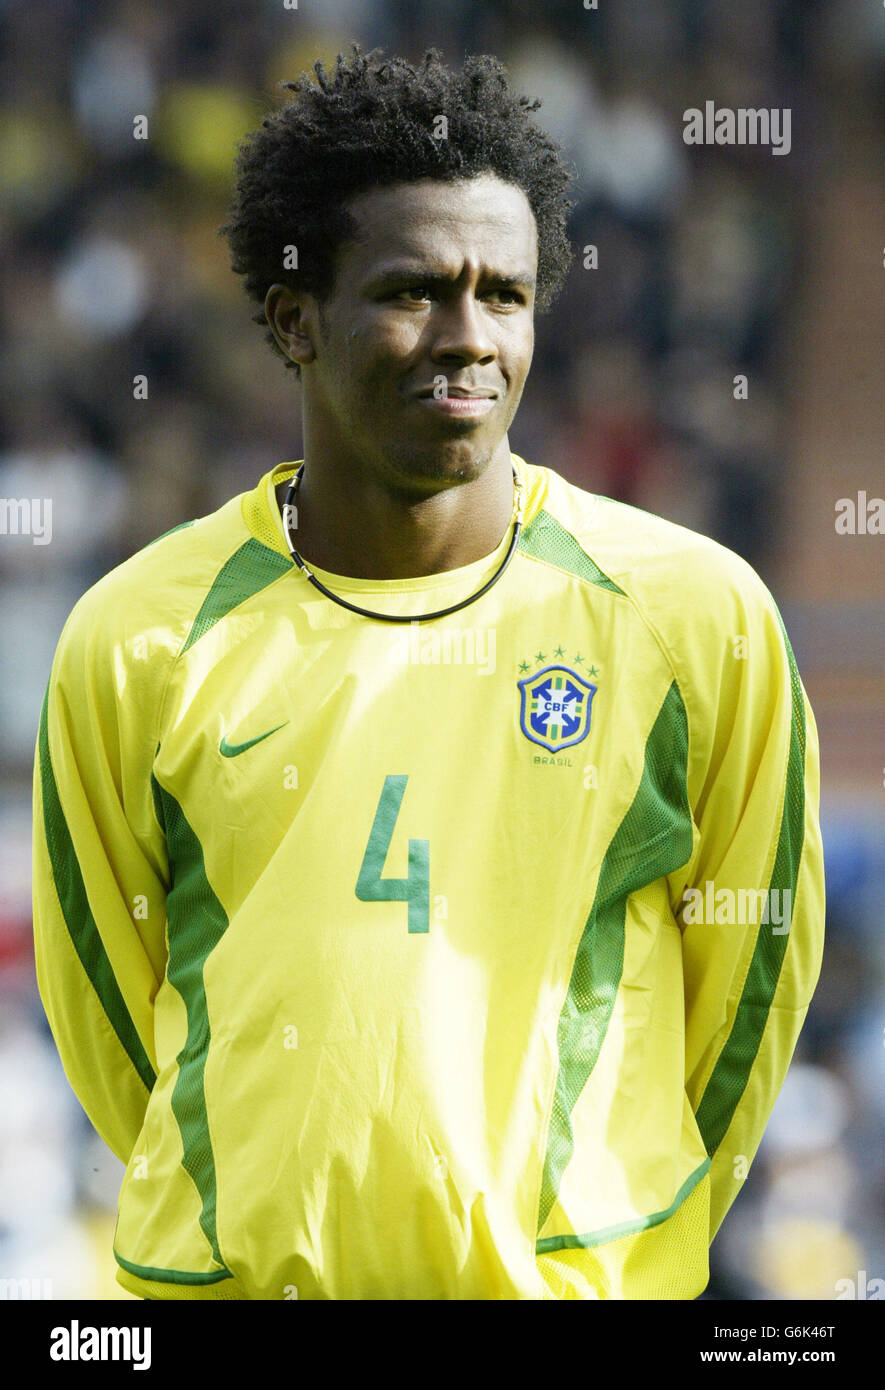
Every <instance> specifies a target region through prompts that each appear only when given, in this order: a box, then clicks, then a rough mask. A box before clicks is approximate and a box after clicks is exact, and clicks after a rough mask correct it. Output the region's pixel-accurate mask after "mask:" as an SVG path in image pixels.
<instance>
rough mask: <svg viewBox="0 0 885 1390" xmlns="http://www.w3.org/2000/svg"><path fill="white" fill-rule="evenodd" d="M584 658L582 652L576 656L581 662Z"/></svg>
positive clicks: (576, 659)
mask: <svg viewBox="0 0 885 1390" xmlns="http://www.w3.org/2000/svg"><path fill="white" fill-rule="evenodd" d="M583 660H584V658H583V657H582V656H581V653H580V652H578V654H577V656H576V657H575V661H578V662H581V661H583Z"/></svg>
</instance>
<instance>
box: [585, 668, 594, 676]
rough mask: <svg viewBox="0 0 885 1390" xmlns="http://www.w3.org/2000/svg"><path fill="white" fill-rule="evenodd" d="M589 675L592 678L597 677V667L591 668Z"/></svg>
mask: <svg viewBox="0 0 885 1390" xmlns="http://www.w3.org/2000/svg"><path fill="white" fill-rule="evenodd" d="M587 674H588V675H590V676H595V675H596V667H595V666H591V667H590V668H589V670H588V672H587Z"/></svg>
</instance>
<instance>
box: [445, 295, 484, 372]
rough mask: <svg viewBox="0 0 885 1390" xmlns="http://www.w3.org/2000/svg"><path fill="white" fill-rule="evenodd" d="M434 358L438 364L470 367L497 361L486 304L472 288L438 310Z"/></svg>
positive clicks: (454, 297)
mask: <svg viewBox="0 0 885 1390" xmlns="http://www.w3.org/2000/svg"><path fill="white" fill-rule="evenodd" d="M437 315H438V317H437V320H436V325H435V330H436V331H435V335H434V343H433V350H432V352H431V357H432V359H433V361H434V362H438V363H441V364H442V363H449V364H452V363H457V364H459V365H467V364H470V363H474V362H493V361H494V360H495V358H496V357H497V355H498V349H497V347H496V345H495V341H494V339H493V338H492V337H491V335H490V333H489V327H488V323H487V322H486V317H485V314H484V313H483V309H482V305H481V304H479V303H478V302H477V300H476V297H475V296H474V294H473V291H472V290H471V289H467V288H465V290H464V291H463V293H461V294H458V295H456V296H453V297H452V299H451V300H449V301H448V302H445V301H443V302H442V303H440V304H439V305H438V308H437Z"/></svg>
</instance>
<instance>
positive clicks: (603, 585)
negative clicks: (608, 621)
mask: <svg viewBox="0 0 885 1390" xmlns="http://www.w3.org/2000/svg"><path fill="white" fill-rule="evenodd" d="M518 549H519V550H522V551H523V552H524V553H525V554H526V555H534V556H535V557H536V559H539V560H547V561H549V563H550V564H551V565H556V566H558V568H559V569H563V570H566V571H567V572H568V573H569V574H574V575H577V577H578V578H579V579H587V580H589V582H590V583H591V584H596V585H598V586H599V588H600V589H609V590H610V591H611V592H612V593H613V594H623V592H624V590H623V589H621V588H619V587H618V585H617V584H616V583H615V582H614V580H613V579H609V577H608V575H607V574H604V573H603V572H602V570H601V569H600V568H599V566H598V565H597V564H596V562H595V561H594V560H591V559H590V556H589V555H588V554H587V553H586V552H585V551H584V550H583V549H582V548H581V546H580V545H579V544H578V542H577V541H576V540H575V538H574V536H573V535H571V534H570V533H569V532H568V531H566V529H565V527H564V526H562V525H561V524H560V523H559V522H558V521H557V520H556V518H555V517H553V516H551V515H550V513H549V512H545V511H543V510H542V511H540V512H538V515H537V516H536V517H535V518H534V519H533V520H532V521H530V522H529V524H528V526H526V527H525V529H524V531H523V532H522V534H521V536H520V538H519V546H518Z"/></svg>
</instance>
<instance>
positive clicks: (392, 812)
mask: <svg viewBox="0 0 885 1390" xmlns="http://www.w3.org/2000/svg"><path fill="white" fill-rule="evenodd" d="M408 780H409V779H408V777H385V779H384V787H383V789H382V792H381V799H380V801H379V802H378V809H377V810H376V812H375V819H374V821H373V822H372V829H371V830H370V831H369V843H368V844H367V845H366V852H365V854H364V855H363V862H362V864H361V865H360V873H359V878H358V879H357V881H356V895H357V897H358V898H359V900H360V902H363V903H386V902H393V903H408V904H409V931H410V932H413V931H414V932H419V931H430V841H429V840H410V841H409V876H408V878H382V877H381V871H382V869H383V868H384V861H385V859H386V858H387V851H388V850H389V848H390V841H391V840H392V839H393V828H394V826H395V825H396V818H397V816H398V815H399V809H400V806H401V805H402V804H403V794H404V792H405V790H406V783H407V782H408Z"/></svg>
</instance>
